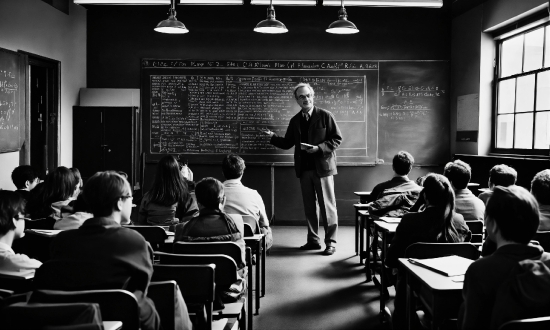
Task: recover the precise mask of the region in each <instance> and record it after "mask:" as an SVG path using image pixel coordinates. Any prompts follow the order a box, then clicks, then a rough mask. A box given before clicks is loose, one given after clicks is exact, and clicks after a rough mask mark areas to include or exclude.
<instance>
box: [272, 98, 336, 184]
mask: <svg viewBox="0 0 550 330" xmlns="http://www.w3.org/2000/svg"><path fill="white" fill-rule="evenodd" d="M301 117H302V111H301V110H300V112H298V113H297V114H296V115H294V117H292V118H291V119H290V123H289V124H288V128H287V130H286V134H285V136H284V137H281V136H277V135H273V136H272V137H271V141H270V143H271V144H272V145H274V146H276V147H277V148H281V149H290V148H292V147H294V169H295V170H296V176H297V177H300V176H301V174H302V173H301V167H300V166H301V159H300V158H301V157H300V155H301V153H300V151H301V149H300V142H301V135H302V134H306V133H307V137H308V138H307V141H308V143H309V144H312V145H314V146H318V147H319V148H320V151H319V152H318V153H316V154H315V169H316V170H317V174H318V175H319V176H320V177H326V176H330V175H335V174H337V173H338V172H337V170H336V154H335V150H336V149H337V148H338V147H339V146H340V143H342V133H341V132H340V129H339V128H338V125H336V120H335V119H334V116H333V115H332V113H330V112H329V111H327V110H324V109H321V108H318V107H313V112H312V114H311V118H310V119H309V120H310V122H309V130H308V131H307V132H301V129H300V119H301Z"/></svg>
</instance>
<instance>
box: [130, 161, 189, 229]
mask: <svg viewBox="0 0 550 330" xmlns="http://www.w3.org/2000/svg"><path fill="white" fill-rule="evenodd" d="M197 212H198V207H197V204H196V202H195V200H194V199H193V198H192V197H191V194H190V193H189V188H188V186H187V181H186V179H185V178H184V177H183V175H182V173H181V171H180V167H179V164H178V161H177V160H176V158H174V156H172V155H167V156H164V157H162V159H161V160H160V161H159V163H158V165H157V170H156V173H155V180H154V181H153V186H152V187H151V190H149V191H148V192H147V193H146V194H145V196H143V199H142V200H141V205H140V207H139V214H138V221H137V222H138V223H137V224H138V225H173V224H177V223H180V222H184V221H187V220H189V219H190V218H191V217H193V216H194V215H195V214H196V213H197Z"/></svg>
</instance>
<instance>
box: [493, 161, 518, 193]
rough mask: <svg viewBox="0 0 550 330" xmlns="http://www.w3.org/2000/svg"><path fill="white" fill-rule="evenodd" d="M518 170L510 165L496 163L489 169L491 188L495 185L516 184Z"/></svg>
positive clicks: (506, 185)
mask: <svg viewBox="0 0 550 330" xmlns="http://www.w3.org/2000/svg"><path fill="white" fill-rule="evenodd" d="M517 177H518V172H516V170H514V169H513V168H511V167H510V166H508V165H504V164H500V165H495V166H493V168H492V169H491V170H490V171H489V188H492V187H494V186H502V187H508V186H511V185H514V184H516V179H517Z"/></svg>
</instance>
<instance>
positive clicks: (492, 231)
mask: <svg viewBox="0 0 550 330" xmlns="http://www.w3.org/2000/svg"><path fill="white" fill-rule="evenodd" d="M485 223H486V226H487V233H488V234H489V237H490V238H491V239H492V240H493V241H495V242H497V244H498V235H497V232H498V233H500V236H501V237H502V239H504V240H506V241H511V242H516V243H520V244H527V243H529V241H530V240H531V239H532V238H533V236H534V235H535V233H536V231H537V229H538V227H539V209H538V204H537V201H536V200H535V197H534V196H533V195H531V194H530V193H529V191H527V189H525V188H523V187H520V186H515V185H512V186H509V187H502V186H496V187H495V188H494V189H493V194H492V195H491V198H489V201H488V202H487V206H486V208H485Z"/></svg>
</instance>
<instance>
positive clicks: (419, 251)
mask: <svg viewBox="0 0 550 330" xmlns="http://www.w3.org/2000/svg"><path fill="white" fill-rule="evenodd" d="M479 254H480V252H479V250H478V248H477V247H476V246H475V245H473V244H471V243H414V244H411V245H409V246H408V247H407V250H405V257H406V258H418V259H428V258H438V257H444V256H449V255H457V256H459V257H463V258H468V259H472V260H476V259H478V258H479Z"/></svg>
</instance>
